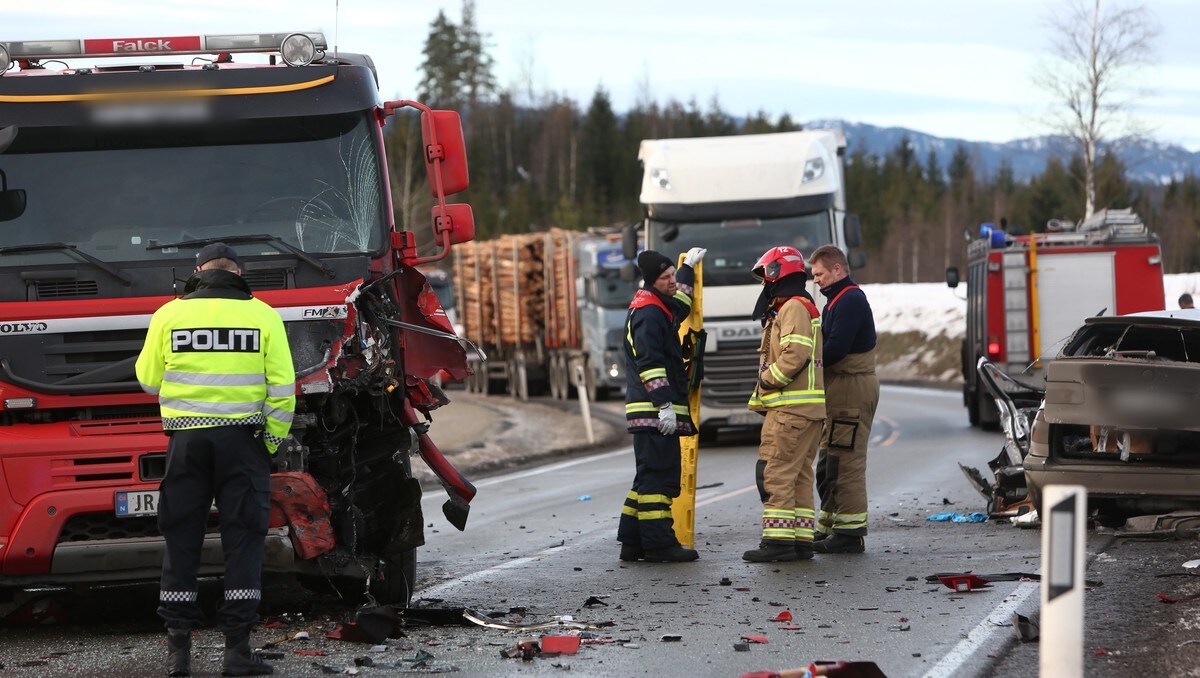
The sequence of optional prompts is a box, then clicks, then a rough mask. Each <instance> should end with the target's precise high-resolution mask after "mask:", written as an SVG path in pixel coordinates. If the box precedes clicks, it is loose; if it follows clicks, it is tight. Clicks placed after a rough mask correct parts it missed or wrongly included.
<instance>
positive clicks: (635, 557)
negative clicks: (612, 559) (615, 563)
mask: <svg viewBox="0 0 1200 678" xmlns="http://www.w3.org/2000/svg"><path fill="white" fill-rule="evenodd" d="M645 557H646V553H645V552H644V551H642V547H641V546H635V545H633V544H621V560H624V561H625V562H627V563H633V562H637V561H639V560H641V559H642V558H645Z"/></svg>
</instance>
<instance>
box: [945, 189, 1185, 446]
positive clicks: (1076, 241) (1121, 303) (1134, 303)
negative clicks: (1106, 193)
mask: <svg viewBox="0 0 1200 678" xmlns="http://www.w3.org/2000/svg"><path fill="white" fill-rule="evenodd" d="M946 282H947V284H949V285H950V287H956V286H957V285H958V282H959V273H958V269H957V268H950V269H947V271H946ZM966 282H967V332H966V338H965V339H964V340H963V343H962V376H963V404H964V405H966V407H967V417H968V419H969V421H970V422H971V425H972V426H982V427H984V428H996V427H997V426H999V423H1000V421H999V414H998V411H997V410H996V408H995V407H994V406H993V404H992V402H991V398H990V397H989V396H988V394H987V391H986V390H984V387H983V384H982V383H981V382H980V380H979V375H978V373H977V372H976V369H975V366H976V364H977V363H978V361H979V358H980V357H987V359H988V360H989V361H991V362H992V363H993V364H996V365H998V366H999V367H1000V368H1001V369H1002V370H1004V371H1005V372H1006V373H1008V374H1009V375H1011V376H1012V377H1014V379H1015V380H1016V381H1017V382H1018V383H1025V384H1029V385H1035V386H1037V387H1038V388H1041V389H1044V388H1045V377H1046V364H1047V363H1048V362H1049V361H1050V360H1052V359H1053V358H1054V356H1055V355H1056V354H1057V352H1058V349H1059V348H1060V347H1061V346H1062V345H1063V343H1064V342H1065V341H1066V340H1067V339H1068V338H1069V337H1070V336H1071V335H1072V334H1074V332H1075V330H1076V329H1078V328H1079V326H1080V325H1082V324H1083V320H1084V318H1088V317H1091V316H1099V315H1106V314H1107V315H1124V314H1126V313H1137V312H1140V311H1151V310H1158V309H1162V308H1163V307H1164V303H1165V301H1164V292H1163V273H1162V253H1161V251H1160V249H1159V244H1158V237H1157V236H1156V235H1154V234H1153V233H1150V232H1149V231H1148V230H1147V228H1146V226H1145V224H1143V223H1142V220H1141V219H1140V218H1139V217H1138V215H1137V214H1135V213H1133V211H1132V210H1130V209H1124V210H1101V211H1099V212H1097V213H1096V214H1094V215H1093V216H1092V217H1091V218H1089V219H1086V220H1084V221H1083V222H1081V223H1079V224H1077V225H1076V224H1072V223H1070V222H1063V221H1059V220H1051V221H1050V222H1049V223H1048V224H1047V232H1046V233H1033V234H1029V235H1014V234H1010V233H1006V232H1005V231H1003V230H1001V229H998V228H995V227H994V226H993V225H992V224H983V225H982V226H981V227H980V237H979V238H978V239H976V240H974V241H972V242H971V243H970V244H968V246H967V280H966Z"/></svg>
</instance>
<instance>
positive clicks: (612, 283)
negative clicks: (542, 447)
mask: <svg viewBox="0 0 1200 678" xmlns="http://www.w3.org/2000/svg"><path fill="white" fill-rule="evenodd" d="M627 263H628V261H627V260H626V259H625V258H624V256H623V255H622V253H621V243H620V241H619V240H618V239H617V237H616V235H615V234H613V235H611V236H608V237H606V236H604V235H598V234H583V233H578V232H573V231H566V230H563V229H558V228H555V229H551V230H550V231H547V232H545V233H530V234H518V235H505V236H502V237H499V238H496V239H493V240H487V241H481V242H475V243H469V244H466V246H465V247H460V248H457V249H456V250H455V257H454V279H455V281H454V283H455V289H456V292H457V296H458V303H457V306H458V319H459V323H460V324H461V326H462V336H463V338H464V339H467V340H469V341H471V342H473V343H474V344H476V345H478V346H479V347H481V348H482V349H483V351H484V353H485V354H486V355H487V360H479V359H478V358H477V357H476V356H471V357H470V358H469V360H471V366H472V368H473V369H472V373H471V375H470V376H468V377H467V379H466V388H467V390H468V391H471V392H475V393H485V394H497V393H508V394H509V395H511V396H513V397H515V398H519V399H521V400H526V399H528V398H529V396H531V395H544V394H546V393H549V394H550V395H551V396H553V397H554V398H557V399H560V400H563V399H567V398H569V397H571V395H572V394H574V393H575V386H576V385H577V383H578V382H579V381H580V380H582V384H581V385H582V386H583V387H584V388H585V389H586V390H587V392H588V395H589V396H590V398H591V399H592V400H602V399H604V398H606V397H608V395H609V394H610V393H612V392H614V391H617V390H619V389H621V388H622V387H623V386H624V383H625V372H624V365H622V362H621V359H620V349H621V325H622V323H623V321H624V317H625V309H626V308H627V307H628V305H629V300H630V299H632V298H633V292H634V288H633V285H632V284H631V283H629V282H628V281H626V280H623V279H622V278H621V274H620V272H621V268H622V267H623V266H624V265H625V264H627Z"/></svg>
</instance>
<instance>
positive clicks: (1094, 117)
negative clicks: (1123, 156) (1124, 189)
mask: <svg viewBox="0 0 1200 678" xmlns="http://www.w3.org/2000/svg"><path fill="white" fill-rule="evenodd" d="M1047 24H1048V26H1049V28H1050V29H1051V31H1052V35H1051V48H1050V51H1051V54H1052V56H1053V63H1052V64H1049V65H1047V66H1046V67H1045V68H1043V69H1042V70H1040V71H1039V72H1038V73H1037V74H1036V75H1035V82H1036V83H1037V84H1038V85H1039V86H1040V87H1041V88H1043V89H1045V90H1046V91H1048V92H1049V93H1050V94H1051V95H1053V96H1054V97H1055V98H1056V99H1057V104H1056V110H1055V111H1054V112H1052V113H1051V116H1050V120H1049V123H1050V125H1051V126H1052V127H1053V128H1054V129H1055V131H1057V132H1058V133H1060V134H1063V135H1065V136H1067V137H1070V138H1071V139H1072V140H1073V141H1075V143H1077V144H1078V146H1079V150H1080V153H1081V154H1082V156H1083V164H1084V171H1085V176H1084V194H1085V201H1086V202H1085V206H1084V217H1085V218H1086V217H1090V216H1091V215H1092V212H1094V211H1095V209H1096V164H1097V162H1098V158H1099V155H1098V153H1097V146H1098V145H1099V144H1100V143H1102V142H1103V141H1105V140H1107V139H1110V138H1114V137H1116V138H1119V137H1121V136H1141V135H1142V130H1141V129H1140V128H1139V126H1138V125H1137V123H1136V121H1134V119H1133V117H1132V115H1131V108H1132V103H1133V101H1134V100H1135V99H1136V98H1137V97H1138V96H1139V94H1144V92H1140V91H1139V88H1138V87H1136V86H1135V85H1136V83H1135V81H1134V77H1135V75H1136V73H1137V71H1138V69H1139V68H1140V67H1142V66H1145V65H1148V64H1150V63H1152V62H1153V58H1154V40H1155V38H1157V37H1158V35H1159V27H1158V23H1157V21H1156V20H1155V19H1154V17H1153V15H1152V14H1151V13H1150V11H1149V10H1148V9H1147V8H1146V7H1145V6H1144V5H1141V4H1133V5H1129V4H1120V3H1118V2H1104V3H1102V2H1101V0H1067V2H1066V4H1065V7H1064V11H1062V12H1061V13H1057V14H1054V15H1053V16H1051V17H1050V18H1049V19H1048V20H1047Z"/></svg>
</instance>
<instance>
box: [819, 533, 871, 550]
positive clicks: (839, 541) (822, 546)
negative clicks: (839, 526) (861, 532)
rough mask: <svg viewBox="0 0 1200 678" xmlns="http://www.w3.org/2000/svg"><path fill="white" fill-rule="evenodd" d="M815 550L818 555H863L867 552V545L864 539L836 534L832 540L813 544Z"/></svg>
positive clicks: (823, 540)
mask: <svg viewBox="0 0 1200 678" xmlns="http://www.w3.org/2000/svg"><path fill="white" fill-rule="evenodd" d="M813 549H814V550H815V551H816V552H817V553H862V552H863V551H865V550H866V543H865V541H864V540H863V538H862V537H851V536H849V535H845V534H838V533H836V532H835V533H833V536H831V537H830V538H828V539H822V540H821V541H819V542H817V543H815V544H813Z"/></svg>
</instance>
